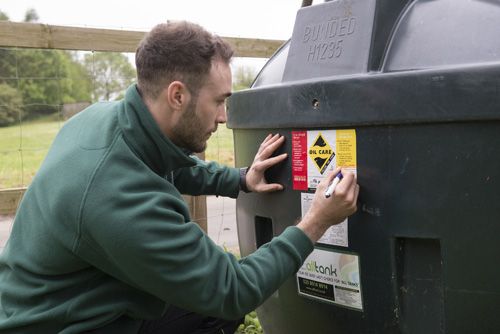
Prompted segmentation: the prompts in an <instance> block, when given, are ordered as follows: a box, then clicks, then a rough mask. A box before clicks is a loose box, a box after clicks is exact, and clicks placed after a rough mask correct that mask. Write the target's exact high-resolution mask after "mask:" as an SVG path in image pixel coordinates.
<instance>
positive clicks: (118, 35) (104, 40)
mask: <svg viewBox="0 0 500 334" xmlns="http://www.w3.org/2000/svg"><path fill="white" fill-rule="evenodd" d="M144 34H145V32H144V31H128V30H113V29H95V28H79V27H65V26H57V25H49V24H40V23H21V22H10V21H0V46H4V47H19V48H36V49H62V50H80V51H111V52H135V49H136V48H137V45H138V44H139V41H140V40H141V39H142V37H143V36H144ZM222 38H223V39H224V40H225V41H227V42H228V43H229V44H231V46H232V47H233V48H234V50H235V56H236V57H255V58H269V57H270V56H271V55H272V54H273V53H274V52H275V51H276V50H277V49H278V48H279V47H280V46H281V45H282V44H283V43H284V41H281V40H269V39H253V38H237V37H222Z"/></svg>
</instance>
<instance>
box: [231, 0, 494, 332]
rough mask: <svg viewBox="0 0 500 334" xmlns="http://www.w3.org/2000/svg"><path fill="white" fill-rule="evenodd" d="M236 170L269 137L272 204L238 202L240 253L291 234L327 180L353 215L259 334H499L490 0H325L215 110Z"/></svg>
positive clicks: (254, 199) (271, 310)
mask: <svg viewBox="0 0 500 334" xmlns="http://www.w3.org/2000/svg"><path fill="white" fill-rule="evenodd" d="M228 125H229V127H230V128H232V129H233V131H234V141H235V154H236V156H235V158H236V165H237V166H248V165H249V164H250V163H251V162H252V159H253V157H254V154H255V153H256V152H257V149H258V147H259V144H260V143H261V141H262V140H263V139H264V138H265V136H266V135H267V134H269V133H276V132H279V133H281V134H282V135H284V136H285V137H286V143H285V145H284V146H283V148H282V149H281V150H280V151H279V152H278V153H282V152H287V153H288V156H289V158H288V160H287V161H286V162H285V163H283V164H281V165H279V166H276V167H273V168H272V169H271V170H269V171H268V173H267V178H268V180H269V181H270V182H280V183H282V184H283V185H285V190H284V191H282V192H280V193H273V194H253V193H249V194H241V195H240V197H239V198H238V200H237V223H238V235H239V242H240V250H241V252H242V255H247V254H250V253H252V252H253V251H255V249H256V248H258V247H259V246H261V245H262V244H264V243H266V242H267V241H269V240H270V239H271V238H272V237H273V236H275V235H278V234H280V233H281V232H282V231H283V230H284V229H285V228H286V227H287V226H290V225H294V224H295V223H296V221H297V219H299V218H300V217H301V216H302V215H303V214H304V212H305V211H307V206H308V203H309V202H310V196H311V194H312V193H313V192H314V189H315V185H316V184H317V182H318V181H319V180H321V178H322V177H323V176H324V175H325V173H327V171H328V170H330V169H331V168H333V167H335V166H337V165H340V166H344V167H347V168H350V169H351V170H353V171H355V172H356V174H357V177H358V183H359V184H360V187H361V192H360V195H359V203H358V208H359V209H358V212H357V213H356V214H354V215H353V216H351V217H349V219H348V220H347V221H346V222H344V223H342V224H341V226H338V227H336V228H335V229H334V230H331V231H329V233H328V235H325V237H324V238H323V239H321V240H320V242H318V243H317V244H316V247H315V251H314V252H313V254H312V255H311V257H310V258H308V260H307V261H306V263H305V264H304V266H303V267H302V268H301V269H300V270H299V272H298V273H297V275H296V276H294V277H292V278H290V279H289V280H288V281H287V282H286V283H285V284H284V285H283V286H282V287H281V288H280V289H279V290H278V291H277V292H276V293H275V294H274V295H273V296H272V297H270V298H269V299H268V300H267V301H266V303H265V304H263V305H262V306H261V307H260V308H259V309H258V315H259V318H260V320H261V323H262V325H263V328H264V331H265V333H266V334H304V333H314V334H326V333H328V334H331V333H363V334H364V333H384V334H385V333H417V334H420V333H426V334H427V333H451V334H455V333H499V332H500V316H499V310H500V265H499V261H500V239H499V236H500V191H499V189H500V1H498V0H416V1H403V0H378V1H377V0H338V1H330V2H325V3H323V4H319V5H314V6H311V7H306V8H303V9H300V10H299V11H298V14H297V18H296V22H295V27H294V31H293V35H292V38H291V40H290V41H289V42H288V43H286V44H285V45H284V46H283V47H282V48H281V49H280V50H278V51H277V53H276V54H275V55H274V56H273V57H272V58H271V59H270V60H269V62H268V63H267V64H266V66H265V67H264V68H263V70H262V71H261V73H260V74H259V75H258V77H257V79H256V81H255V83H254V85H253V87H252V88H251V89H248V90H245V91H241V92H237V93H235V94H234V95H233V96H232V97H231V99H230V101H229V110H228Z"/></svg>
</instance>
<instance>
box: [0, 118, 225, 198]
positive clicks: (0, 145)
mask: <svg viewBox="0 0 500 334" xmlns="http://www.w3.org/2000/svg"><path fill="white" fill-rule="evenodd" d="M62 125H63V122H61V121H59V120H58V116H57V115H55V116H49V117H45V118H42V119H39V120H36V121H30V122H23V123H22V124H21V126H19V125H16V126H10V127H4V128H0V189H6V188H15V187H23V186H27V185H29V183H30V182H31V180H32V178H33V176H34V175H35V173H36V171H37V170H38V168H39V167H40V164H41V163H42V161H43V159H44V157H45V155H46V154H47V151H48V149H49V147H50V144H51V143H52V141H53V140H54V137H55V136H56V134H57V132H58V131H59V129H60V128H61V126H62ZM206 159H207V160H212V161H218V162H220V163H223V164H226V165H228V166H234V156H233V132H232V131H231V130H229V129H227V128H226V127H225V126H224V125H220V126H219V129H218V130H217V132H216V133H214V134H213V135H212V137H211V138H210V140H209V142H208V147H207V151H206Z"/></svg>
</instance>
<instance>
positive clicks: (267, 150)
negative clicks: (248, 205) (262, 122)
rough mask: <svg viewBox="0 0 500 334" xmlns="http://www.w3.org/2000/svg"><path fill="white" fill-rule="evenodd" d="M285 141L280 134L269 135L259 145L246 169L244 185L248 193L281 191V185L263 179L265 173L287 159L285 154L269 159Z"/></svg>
mask: <svg viewBox="0 0 500 334" xmlns="http://www.w3.org/2000/svg"><path fill="white" fill-rule="evenodd" d="M284 141H285V137H283V136H281V135H280V134H278V133H277V134H275V135H272V134H269V135H268V136H267V137H266V139H264V141H263V142H262V144H260V147H259V150H258V151H257V154H256V155H255V158H254V160H253V162H252V165H251V166H250V167H249V168H248V171H247V175H246V183H247V188H248V190H249V191H252V192H260V193H263V192H272V191H279V190H283V185H281V184H279V183H267V180H266V178H265V177H264V173H265V171H266V170H267V169H268V168H269V167H272V166H274V165H276V164H278V163H280V162H282V161H283V160H285V159H286V158H287V154H286V153H283V154H280V155H277V156H275V157H272V158H271V155H272V154H273V153H274V152H275V151H276V150H277V149H278V147H280V146H281V145H282V144H283V143H284Z"/></svg>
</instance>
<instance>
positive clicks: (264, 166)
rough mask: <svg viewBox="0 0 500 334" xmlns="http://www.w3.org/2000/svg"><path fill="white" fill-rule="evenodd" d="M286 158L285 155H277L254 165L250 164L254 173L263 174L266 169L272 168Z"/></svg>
mask: <svg viewBox="0 0 500 334" xmlns="http://www.w3.org/2000/svg"><path fill="white" fill-rule="evenodd" d="M287 156H288V154H287V153H283V154H280V155H277V156H275V157H272V158H268V159H266V160H262V161H259V162H256V163H254V164H252V168H254V169H255V171H256V172H263V171H265V170H266V169H268V168H269V167H271V166H274V165H276V164H278V163H280V162H282V161H283V160H285V159H286V158H287Z"/></svg>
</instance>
